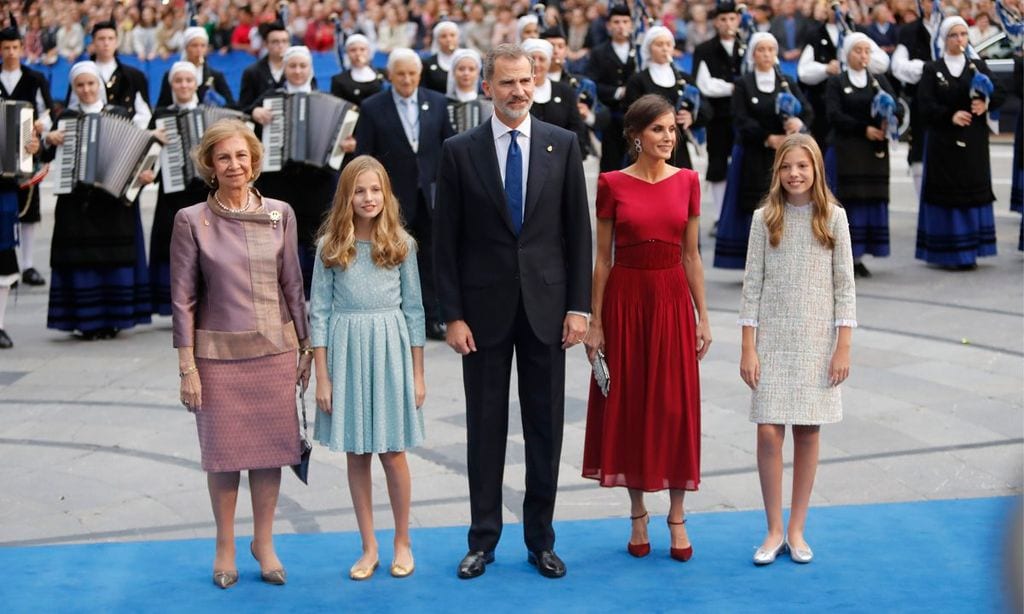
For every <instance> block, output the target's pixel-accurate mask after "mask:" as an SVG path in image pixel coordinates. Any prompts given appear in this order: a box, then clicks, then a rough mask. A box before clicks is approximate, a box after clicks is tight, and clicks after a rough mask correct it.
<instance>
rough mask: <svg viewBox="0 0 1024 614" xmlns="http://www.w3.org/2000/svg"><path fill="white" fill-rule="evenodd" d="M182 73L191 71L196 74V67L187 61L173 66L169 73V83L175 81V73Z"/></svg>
mask: <svg viewBox="0 0 1024 614" xmlns="http://www.w3.org/2000/svg"><path fill="white" fill-rule="evenodd" d="M181 71H191V72H192V74H195V72H196V66H195V64H193V63H192V62H186V61H185V60H181V61H178V62H175V63H174V64H171V69H170V70H168V71H167V82H168V83H171V82H172V81H173V80H174V73H177V72H181Z"/></svg>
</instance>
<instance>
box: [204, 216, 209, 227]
mask: <svg viewBox="0 0 1024 614" xmlns="http://www.w3.org/2000/svg"><path fill="white" fill-rule="evenodd" d="M209 225H210V220H208V219H206V218H205V217H204V218H203V226H209Z"/></svg>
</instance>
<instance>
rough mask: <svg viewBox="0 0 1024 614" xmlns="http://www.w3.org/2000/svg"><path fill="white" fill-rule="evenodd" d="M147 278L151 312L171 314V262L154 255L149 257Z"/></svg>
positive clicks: (164, 314) (163, 314)
mask: <svg viewBox="0 0 1024 614" xmlns="http://www.w3.org/2000/svg"><path fill="white" fill-rule="evenodd" d="M149 280H150V297H151V298H152V301H153V313H156V314H159V315H162V316H169V315H171V263H170V262H166V261H164V260H160V259H158V258H157V257H156V256H152V257H150V261H149Z"/></svg>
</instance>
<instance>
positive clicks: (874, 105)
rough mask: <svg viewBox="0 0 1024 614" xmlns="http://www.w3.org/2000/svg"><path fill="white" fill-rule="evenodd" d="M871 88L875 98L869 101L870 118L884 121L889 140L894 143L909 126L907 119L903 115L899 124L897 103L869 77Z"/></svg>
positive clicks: (876, 81) (875, 80)
mask: <svg viewBox="0 0 1024 614" xmlns="http://www.w3.org/2000/svg"><path fill="white" fill-rule="evenodd" d="M871 87H872V88H873V89H874V90H875V97H874V98H872V99H871V117H873V118H875V119H878V120H882V121H884V122H885V125H886V128H887V133H888V136H889V139H890V140H891V141H893V142H896V141H898V140H900V135H902V134H903V132H904V131H905V130H906V128H907V126H908V125H909V117H907V115H906V114H904V116H903V117H904V122H900V119H899V114H898V113H897V109H898V108H899V103H898V102H896V99H895V98H893V96H892V94H890V93H889V92H887V91H885V90H883V89H882V86H881V85H879V84H878V79H876V78H875V77H874V76H872V77H871Z"/></svg>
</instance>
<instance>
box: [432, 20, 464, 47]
mask: <svg viewBox="0 0 1024 614" xmlns="http://www.w3.org/2000/svg"><path fill="white" fill-rule="evenodd" d="M441 30H454V31H455V33H456V34H458V33H459V26H458V24H456V23H455V22H454V21H439V22H437V24H436V25H435V26H434V30H433V34H432V35H431V37H430V39H431V41H432V42H431V43H430V53H433V54H435V55H436V54H438V53H441V44H440V43H438V42H437V35H438V34H440V33H441ZM453 54H454V52H453Z"/></svg>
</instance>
